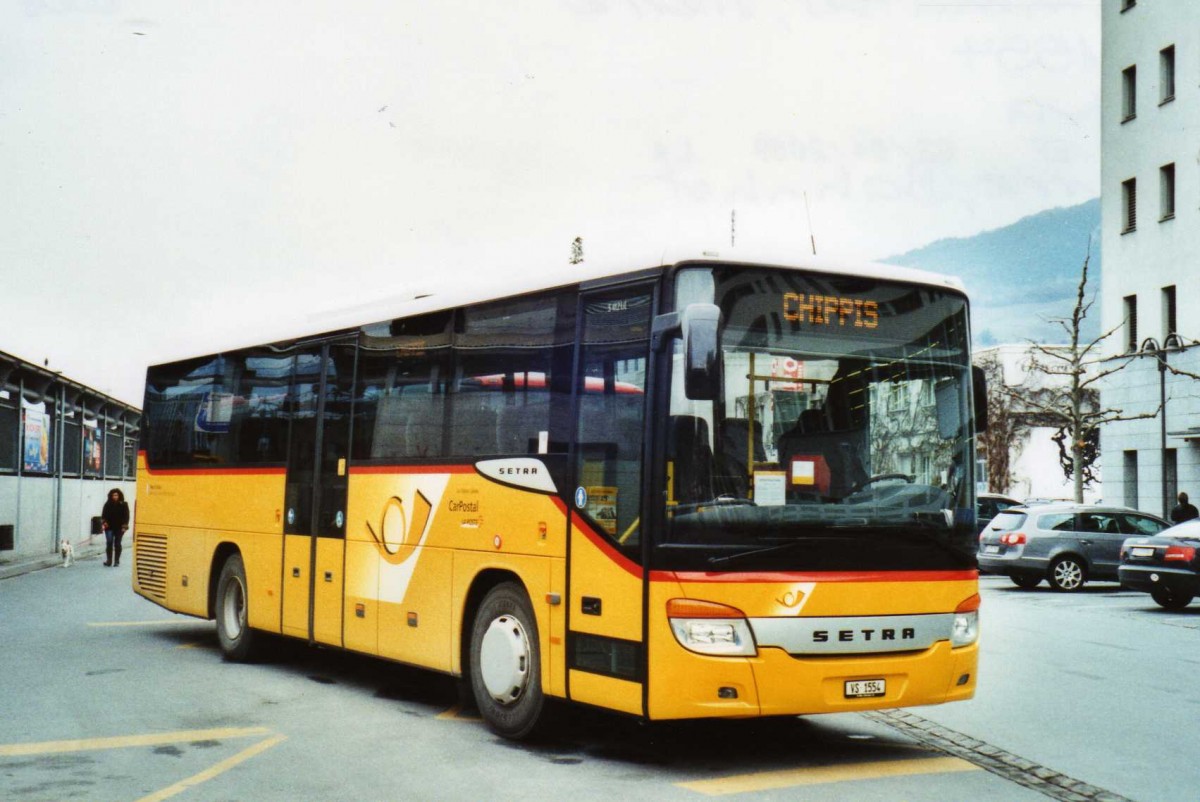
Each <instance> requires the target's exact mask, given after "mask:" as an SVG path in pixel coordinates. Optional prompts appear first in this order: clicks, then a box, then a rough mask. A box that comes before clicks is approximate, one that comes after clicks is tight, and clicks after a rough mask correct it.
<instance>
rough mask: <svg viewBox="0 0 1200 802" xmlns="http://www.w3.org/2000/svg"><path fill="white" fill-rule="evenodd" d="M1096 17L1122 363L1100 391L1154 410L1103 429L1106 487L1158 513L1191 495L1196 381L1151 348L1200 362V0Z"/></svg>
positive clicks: (1194, 366) (1124, 3) (1111, 401)
mask: <svg viewBox="0 0 1200 802" xmlns="http://www.w3.org/2000/svg"><path fill="white" fill-rule="evenodd" d="M1102 26H1103V54H1102V60H1101V65H1102V71H1103V75H1102V78H1101V114H1102V121H1101V136H1102V140H1101V170H1100V173H1101V181H1102V185H1101V229H1102V242H1101V247H1102V248H1103V257H1104V259H1103V264H1104V270H1103V278H1102V283H1101V307H1102V308H1101V320H1102V325H1103V328H1104V330H1105V331H1108V330H1110V329H1116V332H1115V333H1114V334H1113V336H1112V337H1110V338H1109V339H1108V340H1107V341H1106V342H1105V353H1106V354H1107V355H1108V356H1110V357H1112V358H1113V359H1114V360H1118V361H1115V362H1113V363H1111V364H1120V363H1121V362H1120V361H1119V360H1122V359H1127V360H1128V362H1129V364H1128V367H1127V368H1125V369H1124V370H1122V371H1121V372H1120V373H1118V374H1116V375H1115V376H1114V377H1112V379H1111V380H1110V381H1108V382H1107V383H1106V384H1105V386H1104V388H1103V389H1102V395H1101V398H1102V403H1103V405H1104V406H1105V407H1110V408H1120V409H1122V410H1123V411H1124V412H1126V413H1127V414H1128V413H1135V414H1136V413H1140V414H1146V415H1151V416H1152V417H1149V418H1146V419H1144V420H1137V421H1126V422H1119V423H1114V424H1110V425H1108V426H1106V427H1105V428H1104V430H1103V431H1102V432H1101V461H1102V465H1103V468H1102V475H1103V479H1104V484H1105V487H1106V491H1105V500H1106V501H1108V502H1114V503H1123V504H1125V505H1127V506H1130V507H1135V508H1138V509H1141V510H1145V511H1147V512H1153V513H1159V514H1162V513H1164V512H1165V511H1167V510H1169V508H1170V506H1172V504H1173V499H1174V496H1175V494H1176V492H1177V491H1178V490H1186V491H1189V492H1190V493H1191V494H1192V495H1193V496H1195V497H1200V382H1198V381H1196V380H1195V379H1192V378H1188V377H1180V376H1175V375H1173V374H1171V373H1169V372H1165V373H1160V370H1159V361H1158V358H1157V357H1158V356H1160V355H1163V356H1165V359H1166V360H1167V362H1168V364H1169V365H1171V366H1172V367H1176V368H1179V369H1183V370H1187V371H1190V372H1192V373H1197V374H1200V347H1197V339H1200V161H1198V159H1197V157H1196V154H1197V149H1198V148H1200V141H1198V139H1197V131H1200V80H1198V78H1197V76H1200V3H1196V2H1194V0H1154V1H1153V2H1151V1H1150V0H1104V3H1103V6H1102ZM1172 335H1175V336H1172ZM1177 345H1178V346H1179V347H1176V346H1177ZM1166 346H1169V347H1166ZM1164 347H1166V348H1165V350H1164ZM1134 355H1137V356H1134ZM1160 379H1161V380H1162V381H1161V383H1160ZM1164 400H1165V405H1164V403H1163V402H1164ZM1160 408H1161V411H1160Z"/></svg>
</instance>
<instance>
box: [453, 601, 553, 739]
mask: <svg viewBox="0 0 1200 802" xmlns="http://www.w3.org/2000/svg"><path fill="white" fill-rule="evenodd" d="M470 674H471V690H472V693H473V695H474V697H475V704H476V705H478V707H479V714H480V715H481V716H482V717H483V720H484V721H486V722H487V723H488V726H489V727H491V728H492V729H493V730H494V731H495V732H497V733H498V734H500V735H503V736H504V737H505V738H512V739H521V738H526V737H528V736H529V735H531V734H533V733H534V732H535V731H536V730H537V729H538V725H539V723H540V722H541V721H542V719H543V715H542V713H543V708H544V707H545V704H546V697H545V694H543V692H542V669H541V649H540V648H539V646H538V631H537V619H535V618H534V615H533V608H532V607H531V605H530V603H529V597H528V596H527V595H526V594H525V591H524V590H523V589H522V588H521V587H520V586H519V585H517V584H515V583H512V582H505V583H503V584H500V585H497V586H496V587H494V588H492V589H491V590H490V591H488V594H487V595H486V596H485V597H484V599H483V603H482V604H480V605H479V611H478V612H477V613H476V614H475V621H474V624H473V626H472V627H471V652H470Z"/></svg>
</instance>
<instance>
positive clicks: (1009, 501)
mask: <svg viewBox="0 0 1200 802" xmlns="http://www.w3.org/2000/svg"><path fill="white" fill-rule="evenodd" d="M1021 503H1022V502H1020V501H1017V500H1016V499H1015V498H1012V497H1011V496H1002V495H1000V494H999V493H980V494H979V495H978V496H977V497H976V499H975V523H976V524H977V526H978V531H979V532H982V531H983V530H984V529H987V525H988V524H990V523H991V522H992V519H993V518H995V517H996V513H998V512H1000V510H1007V509H1008V508H1009V507H1020V506H1021Z"/></svg>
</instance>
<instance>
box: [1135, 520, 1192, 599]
mask: <svg viewBox="0 0 1200 802" xmlns="http://www.w3.org/2000/svg"><path fill="white" fill-rule="evenodd" d="M1117 573H1118V575H1119V576H1120V579H1121V585H1122V586H1124V587H1126V588H1128V589H1130V590H1140V591H1142V592H1143V593H1149V594H1150V597H1151V598H1152V599H1154V601H1155V602H1157V603H1158V604H1159V605H1161V606H1163V607H1165V608H1167V609H1168V610H1182V609H1183V608H1184V607H1187V606H1188V605H1189V604H1190V603H1191V601H1192V599H1193V598H1195V597H1196V596H1200V519H1193V520H1191V521H1185V522H1184V523H1181V524H1178V525H1176V526H1172V527H1171V528H1170V529H1166V530H1164V531H1162V532H1160V533H1159V534H1157V535H1154V536H1153V537H1131V538H1129V539H1128V540H1126V541H1125V544H1124V545H1123V546H1122V547H1121V566H1120V569H1119V570H1118V572H1117Z"/></svg>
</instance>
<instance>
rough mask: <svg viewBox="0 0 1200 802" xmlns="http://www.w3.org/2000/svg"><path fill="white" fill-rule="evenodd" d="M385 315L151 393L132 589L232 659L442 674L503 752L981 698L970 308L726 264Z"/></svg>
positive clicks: (188, 366)
mask: <svg viewBox="0 0 1200 802" xmlns="http://www.w3.org/2000/svg"><path fill="white" fill-rule="evenodd" d="M363 319H366V320H370V321H372V322H368V323H365V324H363V323H361V320H358V321H355V322H354V323H353V324H346V325H338V326H334V327H331V328H330V329H329V330H328V331H325V332H324V333H321V334H315V335H312V336H306V337H299V338H292V339H287V340H280V341H274V342H270V343H268V344H264V345H257V346H250V347H240V348H235V349H226V350H222V351H220V352H219V353H213V354H209V355H206V356H201V357H196V358H192V359H186V360H183V361H177V362H172V363H169V364H162V365H157V366H153V367H151V368H150V369H149V370H148V372H147V378H146V394H145V403H144V407H143V409H144V413H143V414H144V421H143V426H142V430H141V431H142V438H143V439H142V443H141V450H140V454H139V459H138V487H137V509H136V524H135V529H136V541H135V547H134V559H135V561H134V570H133V588H134V590H135V591H136V592H137V593H138V594H140V595H142V596H144V597H145V598H147V599H149V600H151V601H153V602H155V603H157V604H159V605H162V606H163V607H165V608H167V609H169V610H173V611H176V612H179V613H185V614H188V615H193V616H198V617H201V618H206V619H215V622H216V629H217V634H218V638H219V642H220V647H221V650H222V652H223V654H224V656H225V658H226V659H228V660H234V661H239V660H249V659H253V657H254V656H255V654H256V653H257V652H259V651H260V650H261V648H262V647H263V646H264V640H266V639H265V638H264V635H265V634H267V633H276V634H281V635H284V636H290V637H294V638H300V639H304V640H307V641H308V642H309V643H311V644H320V645H321V646H325V647H338V648H343V649H347V650H351V651H355V652H361V653H364V654H368V655H376V656H379V657H383V658H387V659H391V660H395V661H399V662H402V663H405V664H409V665H413V666H420V667H425V668H428V669H431V670H433V671H438V672H444V673H446V674H449V675H452V676H454V677H458V678H460V680H461V687H463V688H464V689H466V690H468V691H469V693H470V694H472V695H473V697H474V700H475V702H476V703H477V705H478V707H479V710H480V713H481V714H482V717H483V719H484V720H485V721H486V722H487V724H488V725H489V726H491V727H492V728H493V729H494V730H495V731H497V732H498V733H500V734H502V735H504V736H507V737H510V738H521V737H524V736H526V735H528V734H529V733H530V732H532V731H533V730H534V729H535V728H536V727H537V726H538V724H539V722H541V721H543V720H544V715H543V713H544V710H545V707H546V703H547V700H550V699H554V700H565V701H569V702H573V703H579V704H584V705H591V706H597V707H602V708H607V709H610V710H615V711H620V712H622V713H626V714H629V715H632V716H637V717H641V718H643V719H646V720H661V719H684V718H699V717H751V716H780V715H798V714H812V713H824V712H846V711H861V710H868V709H873V708H892V707H901V706H908V705H925V704H934V703H940V702H948V701H955V700H962V699H968V698H970V697H971V696H972V695H973V693H974V690H975V684H976V665H977V652H978V645H977V633H978V607H979V596H978V573H977V570H976V563H975V557H974V555H975V530H974V481H973V477H972V471H973V470H974V464H975V460H974V448H975V444H974V437H975V432H976V429H977V428H979V426H980V425H982V420H981V419H980V417H979V415H980V404H981V402H982V397H981V396H982V394H981V392H980V385H979V381H980V378H979V374H978V372H977V371H976V372H973V371H972V369H971V359H970V336H969V326H968V305H967V299H966V297H965V295H964V292H963V289H962V287H961V285H960V284H959V282H958V281H957V280H955V279H952V278H946V277H939V276H935V275H932V274H928V273H923V272H920V271H914V270H907V269H903V268H895V267H887V266H856V267H855V268H854V269H847V268H845V267H843V266H837V265H834V266H830V265H827V264H823V263H811V264H806V265H799V266H795V265H793V266H783V265H776V264H770V263H745V262H734V261H726V260H721V259H720V258H715V257H710V258H704V259H692V260H682V261H673V262H671V263H669V264H661V265H659V266H656V267H653V268H648V269H641V270H635V271H628V272H611V273H594V274H592V275H589V276H586V277H584V276H577V275H575V276H572V277H571V278H570V279H561V280H560V281H558V282H554V281H551V282H547V284H546V285H545V286H542V287H540V288H538V287H533V288H529V289H527V290H524V291H521V292H518V291H516V290H515V289H511V288H510V289H509V290H507V291H505V292H503V293H500V294H497V295H493V296H485V295H484V294H483V293H482V292H479V291H477V292H475V293H474V294H473V295H471V294H466V293H463V292H462V291H461V290H460V291H459V295H458V296H457V297H445V298H443V297H440V296H438V295H432V296H423V297H418V298H414V299H410V300H408V301H403V302H398V303H396V304H394V305H391V306H390V307H389V310H388V311H386V312H380V313H378V314H375V315H373V316H370V317H367V316H366V315H365V314H364V315H363ZM268 643H269V641H268Z"/></svg>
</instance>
